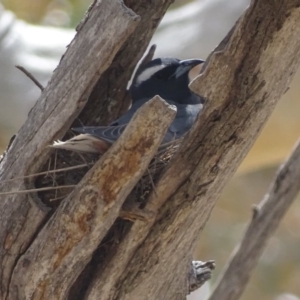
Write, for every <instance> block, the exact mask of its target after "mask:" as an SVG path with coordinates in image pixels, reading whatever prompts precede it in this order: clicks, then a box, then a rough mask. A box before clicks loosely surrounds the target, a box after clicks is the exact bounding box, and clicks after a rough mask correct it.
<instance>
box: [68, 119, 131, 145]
mask: <svg viewBox="0 0 300 300" xmlns="http://www.w3.org/2000/svg"><path fill="white" fill-rule="evenodd" d="M126 126H127V124H122V125H117V126H97V127H89V126H87V127H76V128H72V130H73V131H75V132H78V133H83V134H84V133H87V134H91V135H93V136H94V137H96V138H98V139H101V140H104V141H107V142H109V143H111V144H112V143H114V142H115V141H116V140H117V139H118V138H119V137H120V135H121V134H122V133H123V131H124V129H125V127H126Z"/></svg>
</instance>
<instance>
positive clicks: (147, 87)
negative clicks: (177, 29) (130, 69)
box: [130, 58, 204, 104]
mask: <svg viewBox="0 0 300 300" xmlns="http://www.w3.org/2000/svg"><path fill="white" fill-rule="evenodd" d="M203 62H204V61H203V60H201V59H186V60H179V59H176V58H156V59H154V60H152V61H150V62H148V63H147V64H145V65H144V66H143V67H142V68H140V69H139V70H138V71H137V74H136V75H135V77H134V80H133V82H132V85H131V87H130V93H131V97H132V101H133V102H136V101H137V100H140V99H143V98H152V97H154V96H155V95H159V96H160V97H162V98H163V99H165V100H172V101H175V102H178V103H182V104H195V103H200V102H201V99H200V97H199V96H197V95H195V94H194V93H193V92H192V91H191V90H190V89H189V83H190V82H191V81H192V80H193V79H194V78H195V77H196V76H197V75H199V73H200V70H201V67H202V64H203Z"/></svg>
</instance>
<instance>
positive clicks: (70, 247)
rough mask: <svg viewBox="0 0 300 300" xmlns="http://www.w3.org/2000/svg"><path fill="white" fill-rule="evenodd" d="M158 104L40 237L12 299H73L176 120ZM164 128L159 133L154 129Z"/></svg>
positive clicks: (142, 114)
mask: <svg viewBox="0 0 300 300" xmlns="http://www.w3.org/2000/svg"><path fill="white" fill-rule="evenodd" d="M158 98H159V97H157V98H156V99H153V100H151V101H149V102H147V103H146V104H145V105H144V106H143V107H142V108H140V109H139V111H138V112H137V114H136V115H135V117H133V119H132V120H131V122H130V124H129V125H128V127H127V128H126V129H125V131H124V133H123V134H122V137H121V138H120V139H119V140H118V141H117V142H116V143H115V144H114V145H113V146H112V147H111V149H109V151H108V152H107V153H106V154H105V155H103V156H102V157H101V159H100V160H99V161H98V162H97V163H96V164H95V165H94V166H93V168H92V169H91V170H90V171H89V172H88V173H87V174H86V176H85V177H84V179H83V180H82V181H81V182H80V184H78V185H77V186H76V188H75V189H74V191H73V192H72V193H71V194H70V195H69V196H68V197H67V198H66V199H64V201H63V203H62V205H60V206H59V208H58V209H57V210H56V212H55V214H54V215H53V216H52V217H51V218H50V220H49V221H48V222H47V224H46V225H45V226H44V227H43V229H42V230H41V231H40V232H39V234H38V235H37V236H36V237H35V239H34V242H33V243H32V244H31V246H30V247H29V248H28V249H27V251H26V253H24V254H23V255H22V257H21V258H20V259H19V260H18V262H17V264H16V266H15V268H14V272H13V275H12V278H11V282H10V294H9V299H53V298H55V299H65V298H66V297H67V295H68V292H69V289H70V287H71V286H72V284H73V283H74V281H75V280H76V278H77V277H78V275H79V274H80V273H81V271H82V270H83V269H84V267H85V266H86V264H87V262H88V261H89V259H90V258H91V256H92V253H93V252H94V251H95V250H96V248H97V247H98V245H99V243H100V242H101V240H102V239H103V238H104V237H105V235H106V234H107V232H108V230H109V228H110V227H111V226H112V224H113V223H114V222H115V220H116V219H117V217H118V216H119V212H120V208H121V206H122V204H123V202H124V200H125V199H126V197H127V195H128V194H129V193H130V192H131V190H132V188H133V187H134V186H135V184H136V183H137V182H138V180H139V179H140V177H141V176H142V175H143V174H144V172H145V171H146V169H147V167H148V164H149V162H150V160H151V159H152V158H153V156H154V154H155V153H156V151H157V149H158V146H159V144H160V143H161V141H162V138H163V136H164V134H165V132H166V130H167V128H168V127H169V126H170V123H171V121H172V119H173V118H174V116H175V113H176V112H175V110H174V108H173V109H171V107H169V106H168V105H167V104H166V102H162V101H161V100H160V99H158ZM167 108H169V109H168V110H167ZM158 122H160V125H161V126H160V127H159V128H156V127H155V126H153V124H157V123H158ZM132 149H134V151H132Z"/></svg>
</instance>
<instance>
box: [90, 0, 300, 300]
mask: <svg viewBox="0 0 300 300" xmlns="http://www.w3.org/2000/svg"><path fill="white" fill-rule="evenodd" d="M299 4H300V2H299V1H281V2H280V3H279V2H278V3H276V5H275V4H274V3H272V4H271V3H267V2H262V1H252V4H251V6H250V8H249V9H248V10H247V12H246V13H245V14H244V16H243V17H242V18H241V19H240V20H239V22H238V23H237V25H236V27H235V29H234V31H232V32H231V35H230V36H228V38H227V39H226V40H225V42H224V43H222V45H221V46H222V47H219V48H218V49H217V51H216V52H215V53H214V54H213V55H212V56H211V58H210V60H209V62H208V64H207V66H206V69H205V71H204V73H203V74H202V75H201V76H200V77H198V79H196V80H195V81H194V82H193V84H192V87H193V89H194V90H195V91H196V92H197V93H199V94H200V95H202V96H204V97H205V98H207V100H208V104H207V107H206V109H205V111H204V113H203V114H202V116H201V118H200V119H199V120H198V121H197V123H196V124H195V126H194V128H193V129H192V130H191V132H190V134H189V135H188V136H187V137H186V139H185V142H184V144H183V145H182V147H181V149H180V151H179V153H178V154H177V155H176V157H175V158H174V159H173V161H172V162H171V164H170V165H169V167H168V168H167V170H166V171H165V172H164V174H163V176H162V178H161V179H160V180H159V182H158V183H157V186H156V192H157V194H158V197H156V196H155V194H154V193H153V192H152V194H151V195H150V197H149V199H148V203H147V205H146V207H145V209H147V210H148V211H150V212H152V214H153V215H156V218H155V219H154V220H153V221H152V222H148V223H146V222H142V221H139V220H137V221H136V222H135V223H134V225H133V226H132V228H131V230H130V231H129V233H128V234H127V235H126V237H125V238H124V239H123V240H122V241H121V243H120V245H119V247H118V249H117V251H116V253H115V255H114V256H113V258H111V260H110V261H109V263H108V264H107V266H105V267H103V266H99V271H98V273H97V276H96V277H95V279H94V282H93V283H92V285H91V288H90V290H89V292H88V297H87V299H97V296H98V298H99V295H101V299H103V300H104V299H105V300H106V299H111V298H113V297H117V299H122V300H127V299H137V298H138V297H139V295H141V294H142V293H143V295H144V299H180V300H181V299H184V297H185V295H186V294H187V291H184V290H183V289H182V287H183V286H186V285H185V282H186V273H185V272H184V270H187V266H188V264H189V261H190V260H191V255H192V251H193V249H194V247H195V244H196V241H197V239H198V236H199V232H201V230H202V229H203V227H204V225H205V223H206V221H207V219H208V217H209V215H210V212H211V210H212V208H213V206H214V205H215V202H216V200H217V198H218V196H219V194H220V192H221V191H222V189H223V187H224V186H225V184H226V183H227V182H228V180H229V179H230V178H231V176H232V175H233V173H234V172H235V170H236V169H237V167H238V166H239V164H240V163H241V161H242V159H243V158H244V157H245V155H246V153H247V152H248V150H249V149H250V147H251V145H252V144H253V142H254V140H255V139H256V138H257V136H258V134H259V132H260V131H261V129H262V127H263V125H264V124H265V122H266V120H267V119H268V116H270V114H271V112H272V111H273V109H274V107H275V105H276V103H277V102H278V101H279V99H280V96H281V95H282V94H283V93H284V91H285V90H286V87H287V86H288V85H289V83H290V81H291V79H292V77H293V75H294V74H295V71H296V70H297V68H298V67H299V59H300V38H299V37H300V24H299V22H298V20H299V18H300V9H299ZM287 49H288V51H287ZM274 53H276V55H274ZM162 228H163V230H162ZM175 249H176V251H175ZM174 251H175V252H176V253H175V252H174ZM159 262H161V263H159ZM141 268H142V270H143V271H142V272H141ZM124 270H125V271H124ZM157 278H163V280H157ZM116 286H117V287H119V288H118V289H116ZM170 286H172V288H170ZM103 291H111V292H110V294H107V293H104V292H103ZM145 291H147V292H145ZM146 294H147V296H146ZM106 295H107V297H106ZM113 295H114V296H113Z"/></svg>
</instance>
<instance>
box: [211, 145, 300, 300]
mask: <svg viewBox="0 0 300 300" xmlns="http://www.w3.org/2000/svg"><path fill="white" fill-rule="evenodd" d="M299 190H300V140H299V141H298V144H297V146H296V147H295V149H294V151H293V152H292V154H291V155H290V157H289V158H288V160H287V161H286V162H285V163H284V164H283V166H281V167H280V168H279V170H278V172H277V176H276V178H275V180H274V181H273V183H272V184H271V185H270V187H269V190H268V192H267V193H266V195H265V197H264V198H263V200H262V201H261V202H260V204H259V205H257V206H256V207H255V210H254V211H253V215H252V220H251V222H250V224H249V227H248V229H247V231H246V233H245V234H244V236H243V239H242V242H241V243H240V245H239V247H238V248H237V250H236V251H235V253H234V254H233V255H232V259H231V260H230V262H229V263H228V265H227V267H226V269H225V271H224V272H223V274H222V275H221V276H220V279H219V280H218V283H217V284H216V287H215V289H214V291H213V293H212V295H211V296H210V298H209V300H219V299H222V300H229V299H230V300H237V299H239V298H240V296H241V294H242V293H243V291H244V289H245V287H246V285H247V283H248V281H249V279H250V276H251V273H252V272H253V269H254V267H255V266H256V264H257V262H258V260H259V258H260V256H261V254H262V253H263V251H264V249H265V247H266V245H267V242H268V240H269V239H270V237H271V236H272V234H273V233H274V232H275V230H276V229H277V227H278V225H279V223H280V221H281V220H282V218H283V216H284V215H285V213H286V211H287V210H288V209H289V208H290V206H291V204H292V203H293V201H294V199H295V198H296V196H297V194H298V193H299Z"/></svg>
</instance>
